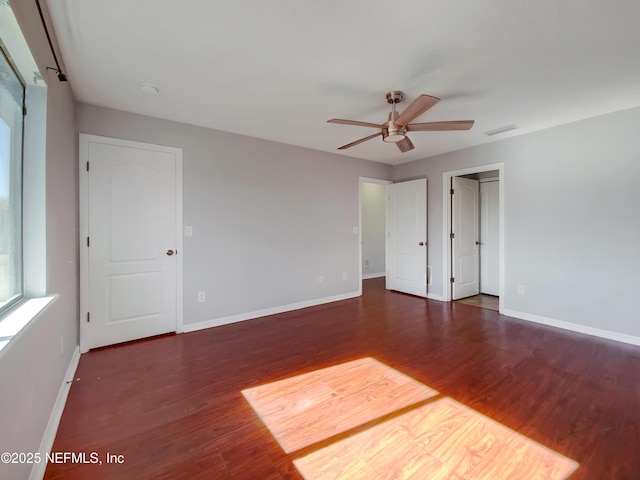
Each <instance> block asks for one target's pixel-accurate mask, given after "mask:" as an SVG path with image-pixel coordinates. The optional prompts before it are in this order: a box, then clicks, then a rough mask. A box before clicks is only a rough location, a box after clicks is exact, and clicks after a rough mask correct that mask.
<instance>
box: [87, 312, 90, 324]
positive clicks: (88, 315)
mask: <svg viewBox="0 0 640 480" xmlns="http://www.w3.org/2000/svg"><path fill="white" fill-rule="evenodd" d="M90 321H91V313H89V312H87V322H90Z"/></svg>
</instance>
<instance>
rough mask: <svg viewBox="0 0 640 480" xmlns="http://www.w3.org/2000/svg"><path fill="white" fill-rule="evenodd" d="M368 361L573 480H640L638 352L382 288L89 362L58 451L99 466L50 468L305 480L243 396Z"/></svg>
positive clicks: (56, 474)
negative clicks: (536, 448) (549, 455)
mask: <svg viewBox="0 0 640 480" xmlns="http://www.w3.org/2000/svg"><path fill="white" fill-rule="evenodd" d="M362 357H372V358H375V359H377V360H379V361H380V362H383V363H384V364H386V365H388V366H390V367H392V368H394V369H397V370H398V371H400V372H402V373H404V374H406V375H408V376H411V377H413V378H414V379H416V380H418V381H420V382H422V383H423V384H424V385H427V386H428V387H430V388H433V389H435V390H437V391H438V392H440V395H442V396H446V397H448V398H451V399H453V400H455V401H456V402H459V403H460V404H463V405H466V406H467V407H470V408H472V409H474V410H476V411H477V412H480V413H481V414H483V415H485V416H487V417H489V418H491V419H493V420H496V421H497V422H500V423H501V424H502V425H504V426H506V427H508V428H510V429H512V430H514V431H516V432H519V433H520V434H522V435H525V436H527V437H529V438H530V439H532V440H534V441H536V442H538V443H540V444H542V445H544V446H546V447H548V448H550V449H552V450H554V451H556V452H558V453H560V454H562V455H564V456H566V457H568V458H570V459H572V460H575V461H576V462H578V463H579V467H578V469H577V470H576V471H575V472H574V473H573V474H572V475H571V476H570V477H569V478H571V479H572V480H577V479H597V480H603V479H617V480H637V479H640V348H638V347H634V346H630V345H625V344H621V343H617V342H613V341H607V340H602V339H598V338H595V337H590V336H586V335H581V334H574V333H571V332H566V331H563V330H557V329H553V328H550V327H545V326H538V325H535V324H531V323H528V322H525V321H520V320H516V319H512V318H509V317H505V316H502V315H499V314H498V313H497V312H494V311H491V310H487V309H481V308H477V307H473V306H468V305H463V304H455V303H441V302H436V301H430V300H423V299H419V298H416V297H411V296H407V295H402V294H399V293H393V292H388V291H385V290H384V279H372V280H367V281H365V282H364V294H363V296H362V297H361V298H357V299H351V300H346V301H342V302H336V303H331V304H327V305H322V306H319V307H313V308H308V309H304V310H298V311H295V312H289V313H285V314H280V315H274V316H270V317H264V318H261V319H256V320H251V321H246V322H241V323H236V324H232V325H226V326H221V327H217V328H212V329H208V330H202V331H199V332H194V333H189V334H183V335H174V336H167V337H161V338H157V339H150V340H147V341H142V342H137V343H132V344H128V345H122V346H118V347H113V348H106V349H102V350H98V351H92V352H89V353H88V354H86V355H83V356H82V357H81V359H80V364H79V366H78V370H77V373H76V378H77V380H76V381H75V382H74V384H73V385H72V388H71V391H70V393H69V398H68V401H67V405H66V408H65V411H64V414H63V417H62V421H61V423H60V427H59V429H58V434H57V437H56V440H55V443H54V446H53V451H54V452H86V453H87V455H89V453H90V452H97V453H98V455H99V458H100V459H101V460H103V464H102V465H93V464H74V463H71V462H67V463H64V464H50V465H49V466H48V467H47V471H46V475H45V478H47V479H59V478H64V479H69V478H71V479H75V478H82V479H85V478H86V479H101V478H108V479H133V478H135V479H147V478H148V479H256V480H258V479H259V480H266V479H281V478H291V479H299V478H302V477H301V476H300V474H299V473H298V472H297V470H296V469H295V467H294V465H293V463H292V461H293V459H294V456H293V455H292V454H289V455H287V454H285V453H284V452H283V450H282V449H281V447H280V446H279V444H278V443H277V442H276V441H275V440H274V438H273V436H272V435H271V434H270V433H269V431H268V430H267V429H266V427H265V426H264V424H263V423H262V422H261V420H260V419H259V418H258V416H257V415H256V414H255V413H254V411H253V410H252V408H251V407H250V406H249V404H248V403H247V401H246V400H245V398H244V397H243V395H242V393H241V391H242V390H244V389H248V388H251V387H255V386H258V385H262V384H265V383H268V382H272V381H274V380H279V379H285V378H289V377H291V376H293V375H297V374H301V373H306V372H312V371H314V370H317V369H319V368H323V367H328V366H332V365H337V364H340V363H343V362H346V361H349V360H354V359H357V358H362ZM107 452H109V453H111V454H116V455H123V456H124V463H122V464H106V463H104V456H105V455H106V454H107ZM521 473H522V474H523V476H522V477H519V478H527V476H526V474H525V472H521ZM385 478H386V477H385ZM389 478H393V477H389ZM425 480H426V479H425Z"/></svg>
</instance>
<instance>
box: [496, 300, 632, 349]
mask: <svg viewBox="0 0 640 480" xmlns="http://www.w3.org/2000/svg"><path fill="white" fill-rule="evenodd" d="M502 314H503V315H507V316H509V317H515V318H519V319H521V320H527V321H529V322H535V323H541V324H543V325H548V326H550V327H557V328H562V329H564V330H571V331H572V332H578V333H585V334H587V335H592V336H594V337H600V338H606V339H608V340H615V341H617V342H623V343H630V344H631V345H639V346H640V337H634V336H633V335H626V334H624V333H618V332H612V331H611V330H603V329H601V328H594V327H588V326H586V325H579V324H577V323H571V322H565V321H563V320H556V319H554V318H548V317H543V316H540V315H533V314H531V313H524V312H518V311H515V310H507V309H505V310H504V311H503V312H502Z"/></svg>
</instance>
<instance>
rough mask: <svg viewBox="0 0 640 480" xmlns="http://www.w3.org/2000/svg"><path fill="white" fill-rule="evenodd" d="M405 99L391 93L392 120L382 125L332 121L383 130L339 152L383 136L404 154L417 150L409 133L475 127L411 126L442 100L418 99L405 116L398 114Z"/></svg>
mask: <svg viewBox="0 0 640 480" xmlns="http://www.w3.org/2000/svg"><path fill="white" fill-rule="evenodd" d="M403 99H404V93H402V92H401V91H399V90H393V91H391V92H389V93H387V103H389V104H390V105H391V112H390V113H389V120H388V121H386V122H384V123H382V124H380V125H378V124H375V123H369V122H359V121H356V120H343V119H340V118H333V119H331V120H328V123H339V124H342V125H355V126H358V127H372V128H379V129H380V132H379V133H375V134H373V135H369V136H368V137H364V138H361V139H360V140H356V141H355V142H351V143H348V144H347V145H343V146H341V147H339V148H338V150H345V149H347V148H351V147H355V146H356V145H359V144H360V143H363V142H366V141H367V140H371V139H373V138H376V137H379V136H382V141H384V142H387V143H395V144H396V145H397V146H398V149H399V150H400V151H401V152H403V153H404V152H408V151H409V150H413V149H414V148H415V147H414V145H413V143H412V142H411V140H410V139H409V137H407V132H427V131H434V132H435V131H437V132H444V131H451V130H469V129H470V128H471V127H472V126H473V123H474V121H473V120H453V121H448V122H429V123H409V122H411V121H412V120H414V119H416V118H418V117H419V116H420V115H422V114H423V113H424V112H426V111H427V110H429V109H430V108H431V107H433V106H434V105H435V104H437V103H438V102H439V101H440V99H439V98H436V97H432V96H430V95H424V94H423V95H420V96H419V97H418V98H416V99H415V100H414V101H413V102H412V103H411V104H410V105H409V106H408V107H407V108H406V109H405V110H404V111H403V112H402V113H398V112H397V110H396V104H397V103H400V102H401V101H402V100H403Z"/></svg>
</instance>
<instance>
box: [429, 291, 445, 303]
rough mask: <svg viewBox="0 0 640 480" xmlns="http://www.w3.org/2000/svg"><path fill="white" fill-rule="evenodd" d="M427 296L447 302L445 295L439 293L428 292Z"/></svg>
mask: <svg viewBox="0 0 640 480" xmlns="http://www.w3.org/2000/svg"><path fill="white" fill-rule="evenodd" d="M427 298H428V299H429V300H437V301H438V302H446V300H445V299H444V296H442V295H438V294H437V293H427Z"/></svg>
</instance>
